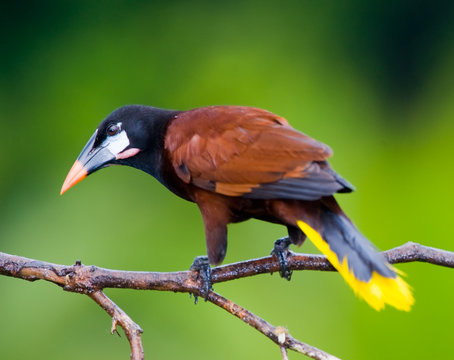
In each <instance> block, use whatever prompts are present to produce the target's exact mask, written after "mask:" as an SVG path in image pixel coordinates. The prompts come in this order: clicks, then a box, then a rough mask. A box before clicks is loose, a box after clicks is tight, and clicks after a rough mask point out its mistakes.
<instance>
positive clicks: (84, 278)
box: [0, 242, 454, 360]
mask: <svg viewBox="0 0 454 360" xmlns="http://www.w3.org/2000/svg"><path fill="white" fill-rule="evenodd" d="M384 256H385V257H386V258H387V259H388V261H389V262H390V263H402V262H412V261H422V262H428V263H431V264H436V265H440V266H445V267H451V268H452V267H454V253H453V252H449V251H445V250H440V249H435V248H431V247H427V246H423V245H420V244H416V243H412V242H409V243H407V244H404V245H402V246H399V247H397V248H394V249H391V250H388V251H385V252H384ZM288 261H289V269H290V270H320V271H334V270H335V269H334V268H333V267H332V266H331V264H330V263H329V262H328V261H327V259H326V257H324V256H321V255H305V254H296V253H291V256H290V257H289V259H288ZM277 271H279V261H278V260H277V259H276V258H275V257H273V256H267V257H263V258H259V259H254V260H247V261H243V262H239V263H235V264H230V265H224V266H220V267H217V268H214V269H213V270H212V282H213V283H218V282H225V281H230V280H234V279H238V278H242V277H247V276H255V275H258V274H264V273H273V272H277ZM0 275H5V276H12V277H17V278H21V279H25V280H29V281H35V280H39V279H42V280H47V281H50V282H53V283H55V284H57V285H59V286H61V287H62V288H63V289H64V290H66V291H72V292H77V293H83V294H86V295H88V296H90V297H91V298H92V299H93V300H94V301H96V302H97V303H98V304H99V305H100V306H101V307H102V308H103V309H104V310H105V311H106V312H107V313H108V314H109V315H110V316H111V317H112V321H113V326H112V329H113V330H115V327H116V325H117V324H119V325H120V326H121V327H122V328H123V329H124V331H125V333H126V336H127V338H128V340H129V342H130V346H131V358H132V359H134V360H136V359H143V348H142V343H141V337H140V333H141V332H142V330H141V329H140V327H139V326H138V325H137V324H135V323H134V322H133V321H132V320H131V319H130V318H129V317H128V316H127V315H126V313H125V312H124V311H123V310H121V309H120V308H119V307H118V306H117V305H115V303H113V302H112V301H111V300H110V299H109V298H108V297H107V296H105V295H104V293H102V290H103V289H105V288H129V289H137V290H160V291H174V292H189V293H193V294H195V295H199V296H200V295H201V294H200V288H201V286H202V284H201V281H200V279H199V277H198V273H197V272H194V271H182V272H170V273H159V272H138V271H119V270H110V269H103V268H99V267H96V266H84V265H82V264H81V263H80V261H77V262H76V264H74V265H72V266H65V265H58V264H52V263H48V262H44V261H38V260H33V259H28V258H24V257H20V256H15V255H9V254H5V253H2V252H0ZM208 301H210V302H212V303H213V304H215V305H217V306H220V307H222V308H223V309H225V310H227V311H228V312H230V313H231V314H233V315H235V316H237V317H239V318H240V319H241V320H243V321H244V322H246V323H247V324H249V325H251V326H253V327H254V328H255V329H257V330H258V331H260V332H261V333H262V334H264V335H265V336H267V337H268V338H270V339H271V340H272V341H274V342H275V343H276V344H278V345H279V347H280V349H281V354H282V356H283V358H284V359H285V356H286V351H285V349H290V350H294V351H297V352H300V353H302V354H306V355H307V356H309V357H312V358H313V359H336V358H335V357H333V356H332V355H329V354H327V353H325V352H323V351H321V350H319V349H316V348H314V347H312V346H310V345H307V344H304V343H302V342H300V341H298V340H296V339H294V338H293V337H291V336H290V335H289V334H288V333H287V331H286V330H285V329H284V330H285V331H284V330H283V328H280V327H274V326H273V325H271V324H269V323H268V322H266V321H265V320H263V319H261V318H260V317H258V316H256V315H254V314H252V313H251V312H249V311H247V310H246V309H243V308H241V307H240V306H238V305H236V304H234V303H232V302H231V301H229V300H227V299H225V298H223V297H222V296H220V295H218V294H216V293H214V292H210V293H209V296H208ZM283 339H284V340H283ZM284 354H285V355H284Z"/></svg>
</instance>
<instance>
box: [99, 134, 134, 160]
mask: <svg viewBox="0 0 454 360" xmlns="http://www.w3.org/2000/svg"><path fill="white" fill-rule="evenodd" d="M101 146H102V147H104V148H106V149H107V150H109V151H110V152H111V153H112V154H113V155H115V156H116V155H118V154H119V153H120V152H122V151H123V150H124V149H126V148H127V147H128V146H129V138H128V135H127V134H126V131H124V130H123V131H121V132H120V133H118V134H117V135H115V136H112V137H109V138H107V139H106V140H105V141H104V142H103V143H102V145H101Z"/></svg>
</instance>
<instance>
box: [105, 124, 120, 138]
mask: <svg viewBox="0 0 454 360" xmlns="http://www.w3.org/2000/svg"><path fill="white" fill-rule="evenodd" d="M118 131H120V128H119V127H118V125H110V126H109V127H108V128H107V135H108V136H114V135H116V134H118Z"/></svg>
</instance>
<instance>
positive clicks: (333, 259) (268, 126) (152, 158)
mask: <svg viewBox="0 0 454 360" xmlns="http://www.w3.org/2000/svg"><path fill="white" fill-rule="evenodd" d="M332 154H333V152H332V150H331V148H330V147H329V146H327V145H325V144H323V143H321V142H319V141H317V140H315V139H313V138H311V137H309V136H308V135H306V134H304V133H302V132H300V131H298V130H296V129H294V128H293V127H292V126H290V124H289V123H288V121H287V120H286V119H284V118H283V117H281V116H278V115H275V114H273V113H272V112H269V111H267V110H263V109H259V108H255V107H247V106H228V105H219V106H206V107H199V108H194V109H190V110H183V111H179V110H167V109H161V108H157V107H151V106H146V105H126V106H123V107H120V108H118V109H116V110H115V111H113V112H112V113H111V114H110V115H108V116H107V117H106V118H105V119H104V120H103V121H102V122H101V123H100V125H99V126H98V127H97V128H96V130H95V132H94V133H93V135H92V136H91V137H90V139H89V140H88V142H87V144H86V145H85V147H84V148H83V150H82V152H81V153H80V155H79V157H78V158H77V160H76V161H75V163H74V165H73V166H72V168H71V170H70V171H69V173H68V175H67V177H66V179H65V181H64V183H63V186H62V188H61V194H63V193H64V192H66V191H67V190H68V189H69V188H71V187H72V186H74V185H75V184H76V183H78V182H80V181H81V180H82V179H84V178H85V177H86V176H88V175H90V174H92V173H94V172H96V171H97V170H99V169H102V168H105V167H108V166H111V165H126V166H131V167H134V168H136V169H139V170H142V171H144V172H146V173H148V174H150V175H152V176H153V177H154V178H156V179H157V180H158V181H159V182H160V183H161V184H163V185H164V186H165V187H166V188H167V189H168V190H170V191H171V192H173V193H174V194H176V195H177V196H179V197H181V198H183V199H185V200H188V201H190V202H194V203H196V204H197V205H198V207H199V210H200V213H201V216H202V218H203V223H204V230H205V240H206V248H207V257H208V262H209V264H211V265H218V264H220V263H221V262H222V261H223V260H224V257H225V255H226V250H227V225H228V224H230V223H237V222H242V221H246V220H248V219H251V218H255V219H259V220H263V221H267V222H271V223H275V224H280V225H284V226H286V227H287V231H288V238H287V239H286V242H285V243H284V247H286V246H288V245H290V244H295V245H301V244H302V243H303V242H304V240H305V239H306V238H308V239H309V240H310V241H311V242H313V244H314V245H315V246H316V247H317V248H318V250H319V251H320V252H321V253H323V254H324V255H326V257H327V259H328V261H329V262H330V263H331V264H332V265H333V267H334V268H335V269H336V270H337V271H338V272H339V273H340V274H341V275H342V277H343V278H344V280H345V281H346V282H347V284H348V285H350V286H351V288H352V289H353V290H354V292H355V293H356V294H357V295H358V296H359V297H360V298H362V299H364V300H365V301H366V302H367V303H368V304H369V305H370V306H371V307H372V308H374V309H376V310H381V309H383V308H384V307H385V305H390V306H393V307H395V308H396V309H399V310H403V311H409V310H410V309H411V307H412V305H413V303H414V297H413V294H412V289H411V287H410V286H409V285H408V284H407V282H406V281H405V280H403V279H402V277H401V276H400V275H402V274H401V272H400V271H399V270H397V269H396V268H395V267H393V266H392V265H390V264H389V263H388V262H387V261H386V259H385V258H384V256H383V255H382V254H380V253H379V252H378V250H377V249H376V247H375V246H374V245H373V244H372V243H371V242H370V241H369V240H368V239H367V238H366V237H365V236H363V235H362V234H361V232H360V231H359V230H358V229H357V227H356V226H355V225H354V224H353V222H352V221H351V220H350V219H349V218H348V217H347V215H346V214H345V213H344V212H343V210H342V209H341V207H340V206H339V204H338V202H337V201H336V199H335V197H334V195H335V194H337V193H350V192H352V191H353V190H354V187H353V185H351V184H350V183H349V182H348V181H347V180H345V179H344V178H342V177H341V176H340V175H339V174H337V173H336V172H335V171H334V170H333V169H332V167H331V166H330V164H329V163H328V161H327V159H328V158H329V157H330V156H332ZM281 245H282V244H281Z"/></svg>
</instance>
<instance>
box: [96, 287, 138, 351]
mask: <svg viewBox="0 0 454 360" xmlns="http://www.w3.org/2000/svg"><path fill="white" fill-rule="evenodd" d="M88 296H89V297H91V298H92V299H93V300H94V301H95V302H96V303H97V304H98V305H99V306H101V307H102V308H103V309H104V310H105V311H106V312H107V313H108V314H109V315H110V316H111V317H112V328H111V330H110V332H111V334H113V333H114V332H116V331H117V324H119V325H120V326H121V327H122V328H123V330H124V331H125V334H126V337H127V338H128V341H129V345H130V346H131V360H143V359H144V352H143V346H142V337H141V334H142V332H143V330H142V329H141V328H140V326H139V325H137V324H136V323H135V322H134V321H132V319H131V318H130V317H129V316H128V314H126V313H125V312H124V311H123V310H122V309H120V308H119V307H118V305H116V304H115V303H114V302H113V301H112V300H110V299H109V298H108V297H107V296H106V295H105V294H104V293H103V292H102V291H95V292H92V293H90V294H88Z"/></svg>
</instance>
